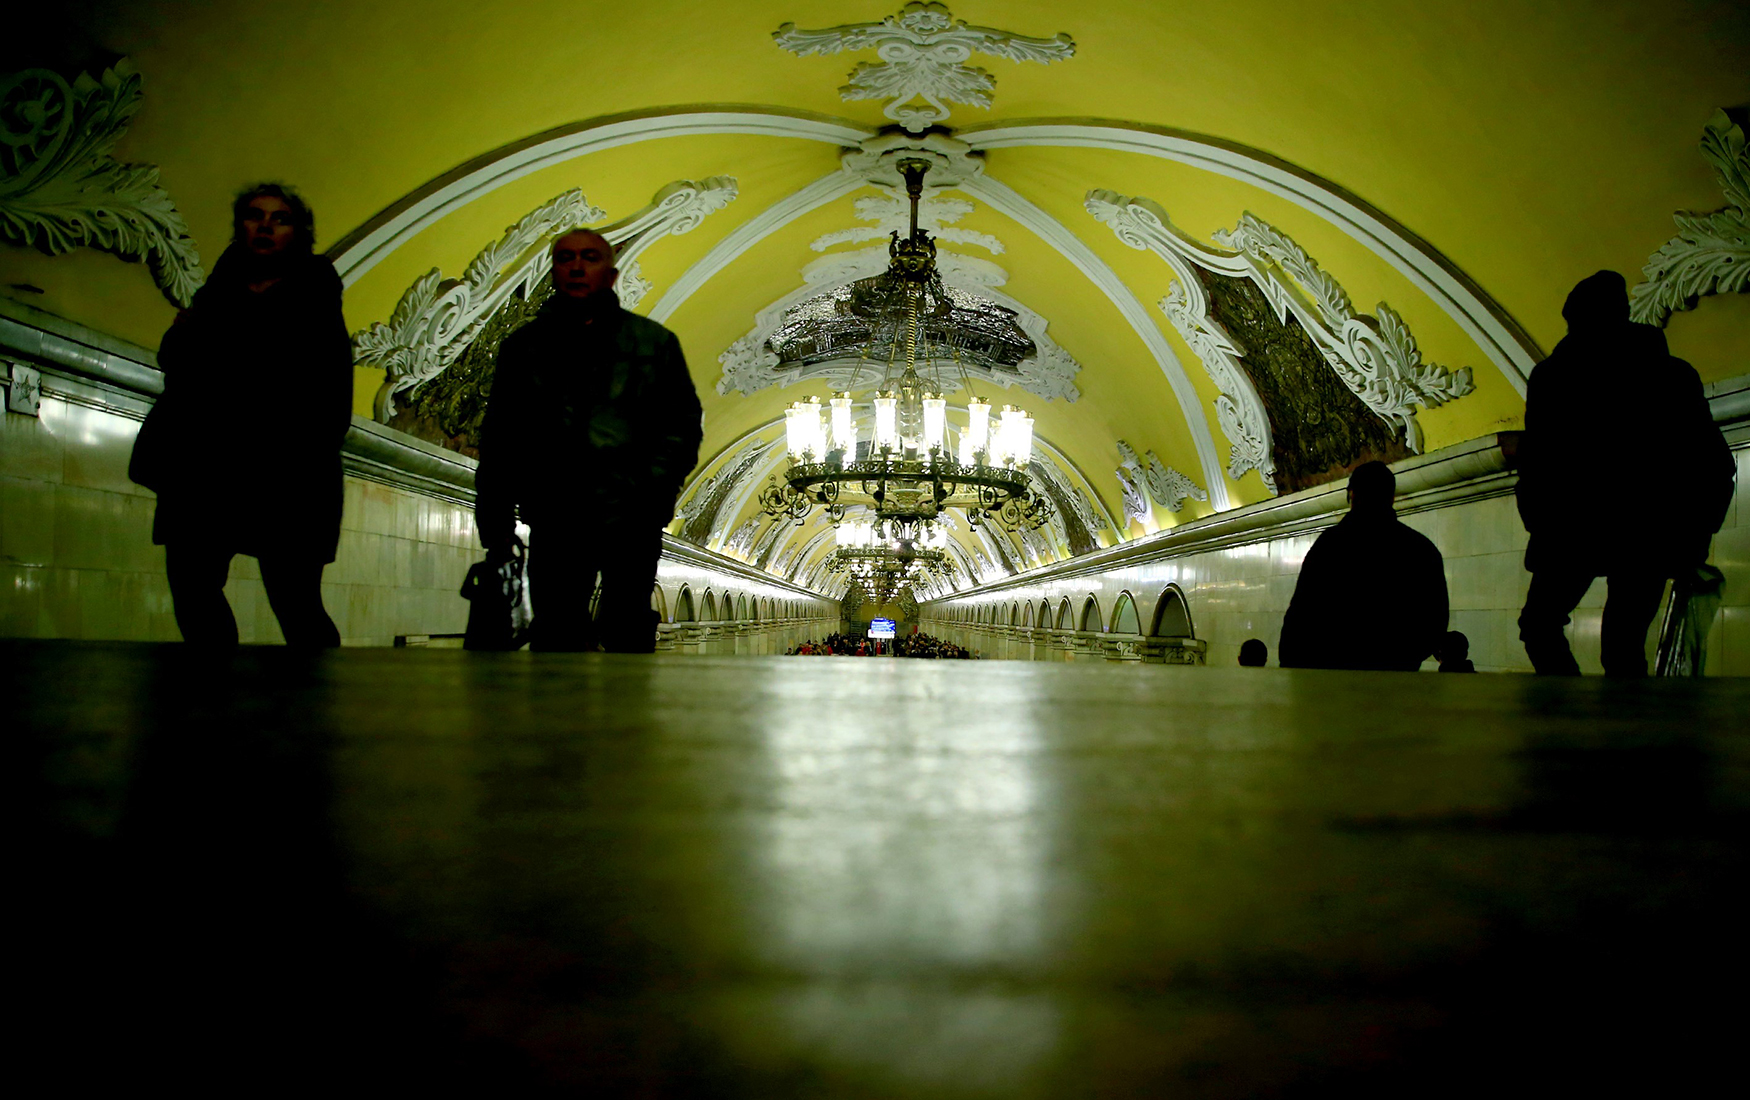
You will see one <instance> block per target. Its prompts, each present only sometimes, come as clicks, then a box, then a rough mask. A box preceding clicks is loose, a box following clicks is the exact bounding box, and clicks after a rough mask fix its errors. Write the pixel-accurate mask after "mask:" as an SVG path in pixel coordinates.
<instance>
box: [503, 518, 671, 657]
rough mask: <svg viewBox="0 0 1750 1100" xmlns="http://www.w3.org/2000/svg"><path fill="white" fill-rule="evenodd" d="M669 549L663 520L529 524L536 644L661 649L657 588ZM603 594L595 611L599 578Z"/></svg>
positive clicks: (547, 647)
mask: <svg viewBox="0 0 1750 1100" xmlns="http://www.w3.org/2000/svg"><path fill="white" fill-rule="evenodd" d="M661 557H662V528H661V527H660V526H657V525H656V524H649V525H640V526H637V527H627V526H618V525H616V526H611V527H608V526H604V527H595V528H573V527H567V526H542V527H541V528H539V529H535V530H531V531H530V532H529V595H530V597H531V599H532V601H533V603H534V610H535V621H534V624H533V627H532V630H531V634H532V636H531V638H530V645H529V648H531V649H537V650H548V651H575V650H585V651H588V650H593V649H595V648H596V646H597V645H598V644H599V645H600V646H601V647H602V648H603V649H605V650H607V651H608V652H609V653H650V652H653V651H654V650H655V649H656V621H657V616H656V612H654V611H652V610H651V609H650V590H651V588H652V587H653V586H654V585H655V584H656V563H657V560H658V559H659V558H661ZM598 577H599V578H600V580H601V589H602V594H601V599H600V601H599V602H598V603H597V605H596V613H595V620H594V622H591V620H590V613H589V601H590V597H591V596H592V595H594V593H595V587H596V580H597V578H598Z"/></svg>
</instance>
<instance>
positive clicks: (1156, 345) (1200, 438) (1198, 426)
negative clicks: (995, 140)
mask: <svg viewBox="0 0 1750 1100" xmlns="http://www.w3.org/2000/svg"><path fill="white" fill-rule="evenodd" d="M961 190H962V191H965V192H966V193H968V194H970V195H971V196H972V197H974V198H976V199H980V200H982V201H983V202H985V203H986V204H987V205H989V206H990V207H991V208H992V209H993V210H995V211H997V212H998V213H999V214H1003V215H1004V216H1006V217H1009V218H1012V219H1013V220H1015V221H1018V222H1020V223H1021V224H1022V225H1023V226H1025V227H1026V228H1028V229H1030V230H1032V232H1033V233H1034V234H1035V235H1036V236H1038V237H1039V238H1040V239H1041V240H1042V241H1044V242H1046V243H1047V244H1049V245H1051V246H1052V247H1054V248H1056V249H1057V251H1058V253H1059V254H1060V255H1061V256H1063V258H1064V259H1066V260H1068V261H1069V262H1070V263H1071V264H1072V265H1074V267H1075V268H1076V270H1078V271H1080V272H1081V273H1082V274H1083V275H1084V276H1086V277H1087V278H1088V280H1089V281H1091V282H1092V283H1093V284H1094V285H1095V286H1096V287H1098V288H1099V289H1100V290H1101V291H1102V292H1103V293H1104V294H1105V295H1106V297H1107V299H1108V300H1109V301H1110V302H1111V303H1112V305H1113V307H1114V308H1116V309H1117V310H1118V312H1119V314H1120V315H1121V316H1123V318H1124V319H1125V321H1126V322H1127V323H1128V324H1129V325H1130V327H1131V330H1132V331H1133V332H1135V333H1136V336H1137V339H1139V340H1141V341H1142V344H1143V346H1144V347H1145V348H1147V349H1148V351H1149V353H1150V354H1151V355H1153V356H1154V360H1155V364H1156V365H1157V366H1158V367H1160V370H1161V373H1162V374H1163V375H1164V376H1165V377H1166V379H1167V384H1168V385H1169V386H1170V387H1171V388H1172V390H1173V397H1174V398H1175V400H1176V401H1177V402H1178V405H1179V414H1180V416H1181V417H1182V418H1183V420H1184V424H1185V430H1186V434H1188V435H1189V436H1190V437H1191V444H1192V446H1193V447H1194V448H1195V450H1196V454H1197V461H1198V465H1199V466H1200V467H1201V468H1202V470H1203V476H1204V479H1205V481H1206V483H1207V484H1208V485H1209V492H1210V500H1211V502H1212V503H1213V505H1214V507H1215V509H1216V510H1217V511H1225V510H1226V509H1228V508H1229V507H1231V506H1232V504H1231V501H1230V498H1229V497H1228V495H1227V485H1226V483H1225V482H1223V480H1222V478H1221V469H1222V466H1221V461H1220V459H1219V457H1218V452H1217V451H1216V448H1215V436H1214V434H1213V433H1212V432H1211V431H1210V430H1209V420H1208V418H1207V417H1205V416H1203V415H1202V414H1201V412H1200V411H1199V410H1200V408H1201V406H1202V402H1201V401H1200V400H1199V398H1198V396H1197V389H1196V387H1195V386H1194V385H1193V384H1192V382H1191V376H1190V375H1189V374H1187V373H1186V371H1185V367H1184V365H1183V364H1182V363H1180V362H1179V357H1178V356H1177V355H1175V354H1174V352H1173V349H1172V345H1170V344H1168V343H1167V338H1166V337H1165V336H1164V335H1163V334H1162V333H1161V330H1160V326H1159V325H1157V324H1155V322H1154V321H1153V320H1152V319H1151V318H1150V317H1149V315H1148V311H1147V310H1146V309H1145V308H1144V307H1143V304H1142V302H1141V301H1140V300H1139V299H1138V298H1137V297H1136V295H1135V294H1134V293H1132V291H1131V290H1130V287H1129V286H1128V285H1126V284H1125V282H1124V281H1123V280H1122V279H1120V278H1119V277H1118V274H1117V272H1115V271H1113V270H1112V268H1111V266H1110V265H1109V264H1107V263H1106V262H1105V261H1104V260H1102V259H1100V258H1099V257H1098V256H1097V255H1095V254H1094V251H1093V249H1091V248H1089V247H1088V246H1087V244H1086V243H1084V242H1083V241H1082V240H1081V238H1079V237H1077V236H1076V235H1075V234H1074V233H1072V232H1070V230H1069V228H1068V227H1067V226H1065V225H1063V223H1061V222H1059V221H1058V220H1057V219H1056V218H1053V217H1052V216H1051V215H1049V214H1047V213H1045V212H1044V211H1043V210H1041V209H1039V208H1038V207H1037V206H1035V205H1034V204H1033V203H1032V202H1030V201H1028V200H1027V199H1026V198H1024V197H1022V196H1021V195H1020V194H1018V193H1017V192H1016V191H1015V190H1014V189H1013V188H1010V187H1009V186H1007V185H1006V184H1002V183H999V182H997V181H996V180H993V179H990V178H989V177H981V178H979V179H976V180H970V181H968V182H967V183H965V184H963V185H961Z"/></svg>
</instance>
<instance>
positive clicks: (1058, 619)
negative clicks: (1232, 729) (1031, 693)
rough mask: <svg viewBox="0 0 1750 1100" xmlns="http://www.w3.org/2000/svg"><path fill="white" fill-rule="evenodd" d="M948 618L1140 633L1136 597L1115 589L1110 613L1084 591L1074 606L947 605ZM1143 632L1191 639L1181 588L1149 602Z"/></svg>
mask: <svg viewBox="0 0 1750 1100" xmlns="http://www.w3.org/2000/svg"><path fill="white" fill-rule="evenodd" d="M938 617H941V618H945V619H946V620H947V621H949V622H954V623H965V624H967V625H969V626H989V627H1004V626H1007V627H1016V628H1019V629H1022V630H1077V631H1081V632H1083V633H1093V634H1134V635H1139V636H1140V635H1142V634H1143V633H1144V631H1143V629H1142V626H1143V620H1142V616H1141V614H1140V613H1139V612H1138V610H1137V603H1136V597H1135V596H1133V595H1131V593H1129V592H1121V593H1119V594H1118V598H1117V599H1116V600H1115V601H1113V604H1112V610H1111V613H1110V615H1108V614H1106V613H1105V612H1104V611H1103V610H1102V608H1101V607H1100V600H1099V598H1098V597H1096V596H1092V595H1090V596H1086V597H1084V598H1083V599H1082V601H1081V604H1080V606H1079V607H1078V606H1077V605H1076V603H1075V602H1074V601H1073V600H1071V599H1070V597H1068V596H1065V597H1063V598H1062V599H1061V600H1060V601H1059V602H1058V603H1057V605H1056V606H1055V607H1054V606H1052V603H1051V601H1050V600H1048V599H1041V600H1040V601H1039V602H1038V603H1037V604H1035V603H1033V602H1031V601H1028V602H1026V603H1022V602H1021V601H1019V600H1013V601H1010V602H1009V603H1008V604H1001V603H989V604H976V605H966V606H957V607H950V608H948V609H947V611H946V613H945V614H944V615H941V616H938ZM1148 622H1149V629H1148V631H1147V634H1148V635H1149V636H1150V637H1156V638H1195V637H1196V636H1197V635H1196V632H1195V631H1194V630H1193V629H1192V624H1191V609H1190V606H1189V605H1188V604H1186V602H1185V593H1184V592H1183V591H1181V590H1180V589H1179V587H1178V586H1177V585H1168V586H1167V588H1166V591H1164V592H1162V593H1161V595H1160V598H1159V599H1157V600H1156V601H1155V603H1154V607H1153V609H1152V614H1151V615H1150V617H1149V620H1148Z"/></svg>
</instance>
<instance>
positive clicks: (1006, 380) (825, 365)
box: [651, 134, 1081, 402]
mask: <svg viewBox="0 0 1750 1100" xmlns="http://www.w3.org/2000/svg"><path fill="white" fill-rule="evenodd" d="M908 159H922V160H925V161H928V162H929V163H930V176H929V178H930V179H931V180H933V181H935V182H934V183H933V184H932V185H931V186H929V187H926V188H925V192H924V197H923V199H922V201H921V202H920V204H919V225H920V227H921V228H923V229H925V230H926V231H928V232H930V233H931V235H932V236H934V237H937V238H938V239H940V240H943V241H947V242H951V243H956V244H969V245H973V246H976V247H979V248H984V249H986V250H987V251H989V252H991V253H992V254H993V255H1001V254H1002V253H1003V251H1004V246H1003V243H1002V242H1001V241H1000V240H998V239H997V238H995V237H993V236H990V235H989V234H986V233H975V232H972V231H970V230H964V229H959V228H957V227H955V226H953V225H952V224H951V223H953V222H955V221H958V220H959V219H960V218H962V217H965V216H966V215H967V214H969V213H971V212H972V210H973V205H972V204H971V203H970V202H968V201H967V200H965V199H957V198H949V197H947V196H946V195H945V194H944V193H945V192H946V191H948V190H950V189H953V188H959V189H961V190H964V189H965V186H966V184H967V183H968V182H970V181H973V180H976V179H977V178H979V177H980V176H981V175H982V174H983V172H984V162H983V158H982V156H978V155H974V154H973V153H972V151H971V150H970V149H969V148H968V147H967V146H966V144H965V143H964V142H961V141H957V140H955V139H954V138H951V137H948V136H947V135H945V134H928V135H925V136H924V137H923V138H921V139H919V138H909V137H906V136H905V135H903V134H883V135H880V136H877V137H874V138H871V139H869V140H867V141H864V142H862V143H861V144H860V145H859V146H858V147H856V148H854V149H848V150H846V151H845V153H844V155H843V156H842V157H841V158H840V171H839V173H838V177H839V181H840V182H839V184H838V185H837V186H834V185H833V184H831V183H830V182H829V181H830V180H832V178H833V177H827V179H826V180H821V181H818V182H817V183H816V184H815V185H813V190H814V192H815V194H816V195H819V196H826V195H831V196H832V198H837V197H840V196H842V195H843V194H846V193H849V192H850V191H854V190H856V189H857V188H859V187H861V186H863V185H869V186H873V187H876V188H877V189H879V190H880V192H881V194H880V195H877V196H865V197H864V198H860V199H858V200H857V201H856V203H855V205H854V209H855V210H856V216H857V217H858V218H859V219H860V220H863V221H869V222H873V223H874V224H873V225H867V226H854V227H852V228H849V229H843V230H837V231H834V232H831V233H827V234H824V235H822V236H820V237H817V238H816V239H815V240H814V241H813V242H812V243H811V244H810V246H809V247H810V248H812V249H813V250H814V251H816V252H824V251H826V250H827V249H829V248H832V247H834V246H835V245H839V244H844V243H850V242H855V241H866V240H885V239H886V238H887V237H888V236H889V234H890V233H892V232H894V231H900V232H904V231H907V230H909V228H910V203H909V202H908V201H907V200H906V198H905V196H904V194H903V191H902V190H901V188H902V187H903V185H904V181H903V177H902V176H901V174H900V172H899V169H898V167H897V165H898V162H899V161H901V160H908ZM847 183H848V184H850V186H848V187H846V186H845V184H847ZM798 194H799V196H800V193H798ZM827 201H832V199H823V200H822V201H815V198H814V196H813V195H811V196H809V197H808V198H807V199H803V200H802V201H798V202H795V203H792V204H788V205H786V204H783V203H780V204H774V206H773V207H771V208H768V210H767V211H762V212H761V215H760V218H759V219H758V220H767V221H769V222H770V223H771V224H770V225H769V226H767V227H764V228H763V229H762V231H761V232H760V233H759V234H758V236H755V235H753V234H749V235H748V238H747V239H746V240H745V242H744V241H741V240H737V241H734V242H731V241H725V242H723V243H722V244H721V245H720V246H719V248H718V249H714V250H713V254H712V255H709V256H707V257H705V258H704V259H702V260H701V261H700V262H699V263H698V264H695V265H694V270H689V271H688V272H687V274H686V275H685V276H683V280H682V281H683V282H685V283H687V284H688V286H689V290H688V293H690V292H691V289H690V288H693V287H696V286H702V285H704V283H705V282H707V281H708V280H709V279H710V278H711V277H712V276H713V275H715V274H716V273H717V272H719V271H721V270H722V268H723V267H724V266H726V265H727V264H728V263H729V262H731V261H732V260H733V259H734V258H735V257H736V256H739V255H740V254H741V253H742V252H745V251H746V249H747V248H749V247H751V246H752V244H753V243H755V241H757V240H758V239H759V237H762V236H764V235H765V234H767V233H770V232H772V231H775V229H776V228H778V227H779V226H780V225H785V224H789V222H790V221H793V220H794V219H795V218H796V217H797V216H800V214H801V213H803V212H805V210H813V209H818V208H819V207H820V206H822V205H825V202H827ZM888 262H889V257H888V255H887V250H886V248H885V247H881V246H877V247H874V248H869V249H862V250H857V251H848V252H839V253H833V254H831V255H828V256H824V257H822V258H821V259H820V260H817V261H815V262H814V263H812V264H809V265H808V266H807V267H805V268H804V269H803V270H802V280H803V282H802V286H800V287H798V288H796V289H794V290H792V291H791V292H790V293H789V294H786V295H785V296H784V297H782V298H780V299H778V300H777V301H776V302H773V303H771V304H770V305H768V306H766V307H765V308H764V309H761V310H759V311H758V312H757V313H756V314H755V317H754V326H753V328H752V329H751V330H749V331H748V332H747V333H746V334H744V335H743V336H742V337H740V338H739V339H737V340H736V341H735V342H734V343H732V344H731V345H730V346H729V347H728V348H727V349H726V350H725V351H724V352H723V353H722V354H721V355H719V356H718V361H719V362H720V363H721V364H722V365H723V375H722V377H721V378H720V379H719V380H718V382H717V392H718V393H720V394H728V393H731V392H736V393H741V394H752V393H756V392H758V391H759V390H762V389H765V388H767V387H770V386H788V385H792V384H794V383H796V382H800V381H805V380H811V379H815V378H825V379H828V380H829V381H830V382H831V383H832V384H833V385H834V386H835V387H836V388H840V389H843V388H845V387H846V386H847V385H849V384H851V383H852V382H853V380H854V379H855V378H856V376H857V373H858V368H859V367H860V366H862V364H861V363H860V361H859V360H858V359H856V358H855V357H847V358H844V359H839V360H832V361H828V362H822V363H814V364H801V363H798V364H795V366H794V367H793V368H791V369H789V370H779V369H778V368H779V367H780V365H781V364H780V360H779V358H778V356H777V355H775V354H773V353H772V352H771V351H770V350H769V349H768V348H767V346H766V345H767V341H769V340H770V339H771V337H772V334H773V333H774V332H776V331H777V330H778V329H779V328H780V327H781V326H782V325H783V324H784V323H785V318H786V314H788V313H789V311H790V310H792V309H794V308H795V307H796V306H798V305H800V304H801V303H802V302H805V301H807V300H809V299H811V298H814V297H818V296H819V295H822V294H827V293H830V292H832V291H834V290H836V289H838V288H840V287H843V286H846V285H849V284H850V283H853V282H856V281H857V280H859V279H866V278H871V277H873V276H875V275H879V274H881V273H882V272H884V271H886V270H887V265H888ZM937 262H938V266H939V268H940V270H941V273H942V281H943V284H944V285H945V286H948V287H952V288H954V289H958V290H963V291H967V292H969V293H974V294H978V295H980V296H981V297H985V298H988V299H990V300H992V301H994V302H996V303H997V304H998V305H1001V306H1003V307H1005V308H1007V309H1010V310H1013V311H1014V312H1015V314H1016V318H1015V321H1016V324H1017V325H1018V326H1019V327H1020V329H1021V330H1022V331H1023V332H1024V333H1026V335H1027V337H1028V338H1029V339H1031V340H1032V341H1033V344H1034V346H1035V348H1037V349H1038V350H1037V352H1036V354H1035V355H1034V356H1033V358H1032V359H1029V360H1023V361H1022V363H1021V364H1020V365H1019V367H1018V370H1017V376H1016V377H1013V378H1010V377H1005V376H1001V375H992V376H991V380H992V381H993V382H996V383H997V384H998V385H1001V386H1003V387H1004V388H1008V387H1010V386H1012V385H1019V386H1021V387H1022V388H1023V389H1025V390H1027V391H1028V392H1030V393H1034V394H1036V395H1038V396H1040V397H1043V398H1045V399H1046V400H1048V401H1049V400H1052V399H1053V398H1057V397H1062V398H1063V399H1064V400H1066V401H1072V402H1073V401H1074V400H1076V398H1077V397H1079V396H1080V391H1079V390H1078V389H1077V388H1076V387H1075V385H1074V382H1073V379H1074V377H1075V375H1076V374H1077V373H1079V372H1080V370H1081V364H1079V363H1077V362H1076V360H1075V358H1074V357H1073V356H1071V355H1070V354H1069V353H1068V352H1067V351H1065V350H1064V349H1063V348H1062V347H1061V346H1059V345H1058V343H1057V342H1056V341H1055V340H1053V339H1051V338H1050V336H1049V335H1048V334H1047V332H1046V329H1047V327H1048V326H1049V322H1048V321H1047V320H1046V319H1045V318H1044V317H1042V316H1040V315H1039V314H1038V313H1036V312H1035V311H1033V310H1031V309H1029V308H1027V307H1026V306H1025V305H1023V304H1021V303H1020V302H1018V301H1016V300H1014V299H1012V298H1009V297H1008V296H1007V295H1004V294H1001V293H999V292H997V291H995V290H994V289H993V288H994V287H997V286H1000V285H1002V284H1003V283H1005V282H1006V281H1007V280H1008V273H1007V272H1005V271H1004V270H1003V269H1002V268H1000V267H998V266H997V265H995V264H993V263H989V262H987V261H984V260H980V259H976V258H973V257H970V256H966V255H964V254H962V253H956V252H948V251H943V252H941V253H939V254H938V258H937ZM676 290H677V292H678V291H679V290H680V287H679V285H678V284H677V287H676ZM682 300H684V298H680V297H678V295H677V300H675V301H673V302H671V301H670V298H669V297H668V296H665V297H664V298H663V300H662V301H660V302H658V303H657V307H656V309H654V310H652V312H651V317H652V318H654V319H657V320H666V319H667V317H668V316H669V315H670V314H672V313H673V311H674V309H675V308H677V307H678V306H679V304H680V301H682Z"/></svg>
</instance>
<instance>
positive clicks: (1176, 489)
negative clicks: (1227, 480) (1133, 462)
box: [1142, 451, 1209, 513]
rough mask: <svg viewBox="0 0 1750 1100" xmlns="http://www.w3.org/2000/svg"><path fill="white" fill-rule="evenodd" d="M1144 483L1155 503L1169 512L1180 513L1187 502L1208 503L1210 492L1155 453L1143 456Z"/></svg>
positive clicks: (1151, 452)
mask: <svg viewBox="0 0 1750 1100" xmlns="http://www.w3.org/2000/svg"><path fill="white" fill-rule="evenodd" d="M1143 458H1144V464H1143V469H1142V483H1143V485H1144V486H1145V487H1146V488H1147V489H1148V494H1149V496H1151V497H1153V498H1154V502H1155V503H1156V504H1158V505H1160V506H1161V507H1162V508H1165V509H1166V510H1167V511H1169V512H1175V513H1176V512H1179V511H1180V510H1182V509H1183V508H1184V507H1185V502H1186V501H1187V500H1201V501H1207V500H1208V499H1209V492H1208V490H1206V489H1203V488H1200V487H1199V486H1198V484H1197V483H1196V482H1195V481H1192V480H1191V477H1190V475H1189V474H1185V473H1181V472H1180V471H1178V470H1175V469H1173V468H1172V467H1171V466H1168V465H1167V464H1166V463H1164V462H1162V461H1161V459H1160V456H1159V455H1157V454H1155V453H1154V452H1153V451H1150V452H1148V454H1146V455H1144V456H1143Z"/></svg>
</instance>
